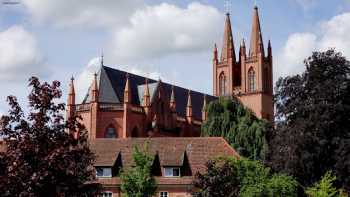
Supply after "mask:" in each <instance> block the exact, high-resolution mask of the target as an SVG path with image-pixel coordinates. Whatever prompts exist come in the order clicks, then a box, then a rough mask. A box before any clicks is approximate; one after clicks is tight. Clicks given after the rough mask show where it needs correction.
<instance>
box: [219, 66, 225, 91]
mask: <svg viewBox="0 0 350 197" xmlns="http://www.w3.org/2000/svg"><path fill="white" fill-rule="evenodd" d="M219 95H220V96H224V95H226V77H225V74H224V72H222V73H221V74H220V76H219Z"/></svg>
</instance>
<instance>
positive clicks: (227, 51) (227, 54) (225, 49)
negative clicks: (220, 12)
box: [221, 13, 236, 62]
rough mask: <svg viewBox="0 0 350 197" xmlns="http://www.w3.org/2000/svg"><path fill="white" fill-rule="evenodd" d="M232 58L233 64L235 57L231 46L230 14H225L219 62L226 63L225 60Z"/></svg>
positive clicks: (233, 48)
mask: <svg viewBox="0 0 350 197" xmlns="http://www.w3.org/2000/svg"><path fill="white" fill-rule="evenodd" d="M229 58H232V59H233V60H232V61H233V62H235V61H236V57H235V47H234V44H233V37H232V29H231V20H230V14H229V13H227V14H226V21H225V28H224V40H223V45H222V51H221V61H227V59H229Z"/></svg>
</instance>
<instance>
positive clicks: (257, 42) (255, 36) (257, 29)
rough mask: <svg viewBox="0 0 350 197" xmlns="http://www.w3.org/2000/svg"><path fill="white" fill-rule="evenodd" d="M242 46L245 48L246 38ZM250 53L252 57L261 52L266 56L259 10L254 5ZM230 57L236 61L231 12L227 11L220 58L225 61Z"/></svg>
mask: <svg viewBox="0 0 350 197" xmlns="http://www.w3.org/2000/svg"><path fill="white" fill-rule="evenodd" d="M269 46H270V47H271V44H269ZM242 47H244V48H245V43H244V40H242V43H241V48H242ZM248 54H249V56H250V57H253V56H257V55H259V54H262V56H264V43H263V39H262V32H261V26H260V19H259V12H258V7H257V6H254V10H253V24H252V31H251V37H250V48H249V53H248ZM230 58H232V61H233V62H235V61H236V57H235V47H234V41H233V36H232V29H231V20H230V14H229V13H227V14H226V20H225V27H224V40H223V46H222V50H221V59H220V60H221V62H224V61H227V60H228V59H230ZM214 60H218V59H217V47H216V45H215V47H214Z"/></svg>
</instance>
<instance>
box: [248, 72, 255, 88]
mask: <svg viewBox="0 0 350 197" xmlns="http://www.w3.org/2000/svg"><path fill="white" fill-rule="evenodd" d="M248 90H249V92H254V91H255V90H256V82H255V72H254V69H253V68H250V69H249V71H248Z"/></svg>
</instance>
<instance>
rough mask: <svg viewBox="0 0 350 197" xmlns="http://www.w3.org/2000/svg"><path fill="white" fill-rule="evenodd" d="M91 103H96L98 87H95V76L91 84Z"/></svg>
mask: <svg viewBox="0 0 350 197" xmlns="http://www.w3.org/2000/svg"><path fill="white" fill-rule="evenodd" d="M91 102H92V103H97V102H98V86H97V74H96V73H95V74H94V80H93V82H92V88H91Z"/></svg>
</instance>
